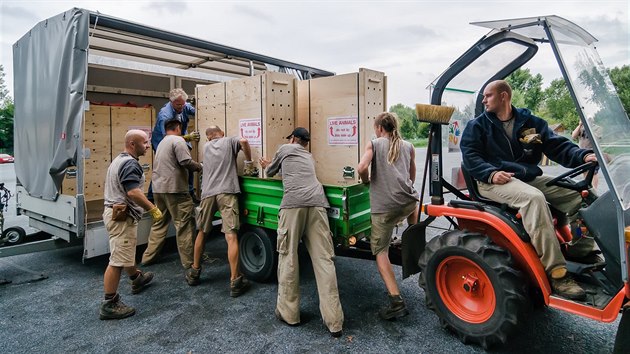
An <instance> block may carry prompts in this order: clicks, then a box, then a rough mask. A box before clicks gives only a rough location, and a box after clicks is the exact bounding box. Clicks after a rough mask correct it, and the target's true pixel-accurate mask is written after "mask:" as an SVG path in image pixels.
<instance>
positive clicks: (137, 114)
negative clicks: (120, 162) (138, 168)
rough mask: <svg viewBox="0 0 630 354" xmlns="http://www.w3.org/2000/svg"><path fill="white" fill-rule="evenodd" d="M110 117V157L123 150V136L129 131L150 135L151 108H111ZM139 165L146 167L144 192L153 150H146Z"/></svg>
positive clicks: (152, 116)
mask: <svg viewBox="0 0 630 354" xmlns="http://www.w3.org/2000/svg"><path fill="white" fill-rule="evenodd" d="M111 117H112V129H111V131H112V157H113V158H115V157H116V156H118V154H119V153H121V152H122V151H124V149H125V134H127V132H128V131H129V130H131V129H140V130H144V131H146V132H147V134H150V133H151V130H152V127H153V120H154V111H153V108H135V107H111ZM139 162H140V165H142V166H143V167H144V166H148V167H149V169H148V171H147V170H145V172H144V174H145V177H146V181H145V183H144V192H145V193H147V191H148V190H149V182H150V180H151V173H152V171H153V150H152V149H150V148H149V149H148V150H147V152H146V155H144V156H141V157H140V159H139Z"/></svg>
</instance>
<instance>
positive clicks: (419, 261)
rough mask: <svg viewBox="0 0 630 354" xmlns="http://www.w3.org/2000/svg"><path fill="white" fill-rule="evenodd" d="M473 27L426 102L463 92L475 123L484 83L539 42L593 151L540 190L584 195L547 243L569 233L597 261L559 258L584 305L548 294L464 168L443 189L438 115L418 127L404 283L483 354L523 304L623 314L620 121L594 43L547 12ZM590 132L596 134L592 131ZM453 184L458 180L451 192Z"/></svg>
mask: <svg viewBox="0 0 630 354" xmlns="http://www.w3.org/2000/svg"><path fill="white" fill-rule="evenodd" d="M473 25H477V26H482V27H486V28H490V29H491V31H490V32H489V33H488V34H487V35H485V36H484V37H482V38H481V39H480V40H479V41H478V42H477V43H475V44H474V45H473V46H472V47H471V48H470V49H468V50H467V51H466V52H465V53H464V54H463V55H461V56H460V57H459V58H458V59H457V60H455V61H454V62H453V63H452V64H451V65H450V66H449V67H448V68H447V69H446V70H445V71H444V72H443V73H442V74H441V75H440V76H439V77H438V78H437V79H436V80H435V81H434V82H433V84H432V85H431V88H432V92H431V102H430V103H431V105H434V106H441V105H445V104H446V105H451V104H452V103H454V102H456V101H457V100H458V99H460V100H461V96H462V95H461V93H462V92H469V93H471V94H470V95H468V96H467V97H468V100H469V101H470V104H468V106H469V108H468V109H469V112H468V113H469V115H470V118H472V117H475V116H477V115H478V114H480V113H481V112H482V111H483V105H482V100H483V96H482V94H481V93H482V92H483V90H484V88H485V86H486V85H487V84H488V83H490V82H492V81H494V80H498V79H504V78H506V77H507V76H508V75H510V74H511V73H513V72H514V71H515V70H517V69H519V68H520V67H521V66H523V65H524V64H525V63H527V62H528V61H529V60H530V59H532V58H533V57H534V56H535V55H536V54H537V53H538V52H539V46H540V47H541V48H542V47H543V46H545V47H546V46H547V45H549V47H550V48H549V47H546V48H545V51H546V52H547V53H549V54H550V55H553V57H554V58H555V61H556V62H557V64H558V66H559V69H560V72H561V73H562V77H563V78H564V80H565V82H566V85H567V88H568V90H569V92H570V94H571V97H572V98H573V101H574V103H575V107H576V108H577V111H578V113H579V116H580V120H581V121H582V123H583V125H584V127H585V129H586V131H587V133H588V134H589V136H591V137H594V138H593V139H592V140H593V150H594V152H595V154H596V156H597V158H598V161H599V163H598V164H595V163H586V164H584V165H581V166H579V167H577V168H574V169H571V170H569V171H567V172H566V173H562V174H560V175H559V176H557V178H555V179H553V180H552V181H550V182H549V183H553V184H555V185H558V186H561V187H564V188H569V189H572V190H575V191H578V192H580V193H581V195H582V197H583V202H582V207H581V208H580V210H579V212H578V219H577V220H578V222H579V230H572V229H571V228H570V227H569V226H568V225H567V224H566V222H567V220H566V215H561V214H556V215H555V216H554V224H555V228H556V235H557V238H558V242H560V243H561V246H566V245H567V244H568V242H570V241H571V240H572V239H573V238H574V237H578V236H576V231H577V234H580V235H581V236H580V237H584V235H585V234H588V235H590V236H591V237H592V238H593V239H594V241H595V242H596V244H597V245H598V246H599V249H600V250H601V252H602V255H603V257H604V259H605V262H603V263H602V262H598V263H594V264H590V263H580V262H576V261H567V269H568V271H569V273H570V274H571V276H573V278H574V279H576V281H577V282H578V283H579V284H580V285H581V286H582V287H583V288H584V289H585V290H586V292H587V298H586V300H585V301H574V300H569V299H566V298H562V297H559V296H557V295H556V294H553V293H552V291H551V287H550V284H549V280H548V279H547V275H546V274H545V271H544V269H543V266H542V264H541V262H540V260H539V257H538V255H537V253H536V251H535V250H534V248H533V246H532V245H531V243H530V239H529V235H528V234H527V233H526V232H525V230H524V228H523V225H522V222H521V220H520V215H519V214H518V210H511V209H510V208H509V207H507V206H506V205H501V204H498V203H495V202H493V201H492V200H488V199H485V198H483V197H482V196H480V195H479V193H478V191H477V189H476V182H475V181H474V179H473V178H472V177H471V176H470V175H469V174H468V173H467V171H465V169H463V168H462V169H460V171H461V173H460V174H453V175H454V176H457V178H451V181H450V183H449V182H448V181H447V180H446V179H445V178H444V176H443V175H444V174H443V170H442V169H443V157H444V155H445V154H444V153H443V151H442V149H443V148H442V145H443V139H442V136H443V134H444V131H445V129H444V128H445V127H444V125H445V124H448V120H449V119H446V120H442V121H435V119H425V120H424V121H428V122H429V123H431V129H430V138H429V139H430V141H429V147H428V148H427V158H426V164H425V174H424V181H423V183H422V192H423V194H424V188H425V184H426V183H428V186H429V196H430V200H428V201H427V202H426V203H421V209H422V213H423V216H422V221H420V222H419V223H418V224H415V225H412V226H410V227H409V228H408V229H407V230H406V231H405V232H404V233H403V241H402V242H403V276H409V275H410V274H413V273H417V272H419V273H420V276H419V285H420V286H421V287H422V288H423V289H424V292H425V295H426V305H427V306H428V307H429V308H430V309H431V310H433V311H434V312H435V313H436V314H437V315H438V317H439V319H440V322H441V324H442V326H443V327H445V328H448V329H450V330H451V331H452V332H454V333H455V334H456V335H457V336H458V337H459V338H460V340H461V341H462V342H464V343H476V344H479V345H481V346H483V347H484V348H488V347H491V346H493V345H500V344H504V343H506V342H507V340H508V338H509V336H510V334H512V333H514V332H515V331H516V330H517V329H518V328H519V326H520V325H521V323H522V321H524V318H525V315H526V313H527V312H528V310H529V308H530V307H531V306H532V305H533V304H544V305H546V306H548V307H552V308H555V309H558V310H561V311H567V312H569V313H572V314H575V315H579V316H583V317H586V318H590V319H594V320H597V321H602V322H612V321H614V320H615V319H616V318H617V315H618V314H619V313H620V312H622V313H625V312H624V306H625V305H626V304H627V303H628V299H629V298H630V283H629V282H628V246H629V245H630V227H629V226H628V225H630V210H629V208H630V179H628V176H629V175H630V120H629V119H628V116H627V114H626V113H625V111H624V109H623V106H622V104H621V101H620V100H619V97H618V96H617V93H616V91H615V89H614V87H613V85H612V82H611V80H610V78H609V76H608V73H607V71H606V69H605V67H604V65H603V64H602V62H601V59H600V57H599V55H598V53H597V50H596V48H595V42H596V41H597V40H596V39H595V38H594V37H593V36H592V35H591V34H589V33H588V32H587V31H585V30H584V29H582V28H581V27H579V26H577V25H576V24H574V23H572V22H570V21H568V20H566V19H564V18H561V17H558V16H542V17H531V18H519V19H509V20H497V21H488V22H477V23H473ZM545 51H543V50H541V51H540V52H541V53H543V52H545ZM549 62H552V60H550V61H549ZM464 101H465V100H464ZM473 109H474V112H473V111H472V110H473ZM419 114H420V112H419ZM473 114H474V115H473ZM449 118H450V117H449ZM418 119H419V120H423V117H420V116H419V117H418ZM596 129H597V130H598V134H591V133H593V132H594V131H595V130H596ZM597 165H598V166H597ZM597 167H599V169H600V172H599V173H600V176H602V177H603V178H602V177H600V188H599V189H598V191H601V193H599V192H598V191H595V190H593V188H591V181H592V177H593V174H594V172H595V169H596V168H597ZM582 174H585V175H586V177H585V178H582V177H581V176H582ZM602 179H603V180H604V181H605V185H604V186H601V184H602V183H601V181H602ZM456 180H457V181H460V182H461V181H463V182H464V183H461V184H462V186H461V187H460V186H458V185H457V183H456V182H457V181H456ZM464 185H465V187H464ZM464 190H467V191H468V192H467V193H464V192H463V191H464ZM445 196H448V197H449V198H446V199H445ZM447 199H448V200H447ZM436 220H445V221H444V222H445V223H447V224H448V225H449V227H448V228H447V230H446V231H444V232H443V233H442V234H440V235H438V236H436V237H434V238H432V239H431V240H429V241H426V240H425V237H426V228H427V227H428V226H430V225H431V224H432V223H434V222H436ZM623 316H624V315H622V319H621V322H620V326H619V331H618V334H617V338H616V343H615V351H618V350H620V351H625V352H628V350H630V349H629V348H628V341H630V333H628V332H629V331H630V323H628V322H626V321H629V322H630V319H628V320H625V318H624V317H623ZM626 317H629V318H630V315H627V316H626Z"/></svg>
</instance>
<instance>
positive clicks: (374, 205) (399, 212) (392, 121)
mask: <svg viewBox="0 0 630 354" xmlns="http://www.w3.org/2000/svg"><path fill="white" fill-rule="evenodd" d="M374 132H375V134H376V139H374V140H372V141H370V142H368V143H367V145H366V146H365V152H364V154H363V157H362V158H361V162H359V166H358V168H357V170H358V172H359V176H360V177H361V181H363V183H365V184H369V186H370V208H371V213H372V234H371V236H370V248H371V249H372V254H373V255H375V256H376V265H377V267H378V272H379V273H380V275H381V278H382V279H383V282H384V283H385V287H386V288H387V292H388V294H389V301H390V303H389V306H387V307H385V308H383V309H382V310H381V311H380V312H379V315H380V316H381V317H382V318H383V319H386V320H392V319H395V318H398V317H402V316H405V315H407V314H409V311H407V307H406V306H405V302H404V301H403V299H402V296H401V295H400V290H399V288H398V284H397V283H396V277H395V276H394V270H393V269H392V264H391V263H390V261H389V245H390V243H391V237H392V233H393V231H394V227H395V226H396V224H398V223H399V222H400V221H402V220H403V219H404V218H408V219H407V221H408V222H409V224H415V223H416V221H417V218H418V207H417V203H418V192H416V190H415V189H414V187H413V182H414V180H415V179H416V163H415V155H416V154H415V148H414V147H413V145H412V144H411V143H409V142H407V141H404V140H403V139H402V138H401V137H400V132H399V131H398V117H396V115H395V114H393V113H389V112H383V113H381V114H379V115H378V116H377V117H376V120H375V121H374ZM368 168H369V172H368Z"/></svg>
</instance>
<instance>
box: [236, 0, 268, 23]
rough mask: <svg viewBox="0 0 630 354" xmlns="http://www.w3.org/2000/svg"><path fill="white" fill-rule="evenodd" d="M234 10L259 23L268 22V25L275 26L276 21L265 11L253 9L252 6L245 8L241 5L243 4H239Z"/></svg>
mask: <svg viewBox="0 0 630 354" xmlns="http://www.w3.org/2000/svg"><path fill="white" fill-rule="evenodd" d="M234 10H235V11H236V12H238V13H239V14H241V15H245V16H248V17H251V18H253V19H255V20H257V21H262V22H266V23H268V24H274V23H275V20H274V18H273V16H269V15H267V14H266V13H264V12H263V11H260V10H258V9H255V8H253V7H250V6H245V5H241V4H237V5H235V6H234Z"/></svg>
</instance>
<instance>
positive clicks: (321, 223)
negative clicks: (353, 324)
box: [276, 207, 343, 332]
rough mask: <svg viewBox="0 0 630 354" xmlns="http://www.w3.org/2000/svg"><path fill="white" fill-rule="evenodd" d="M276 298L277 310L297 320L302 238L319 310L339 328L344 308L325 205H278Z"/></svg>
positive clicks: (329, 324) (330, 327)
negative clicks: (308, 256)
mask: <svg viewBox="0 0 630 354" xmlns="http://www.w3.org/2000/svg"><path fill="white" fill-rule="evenodd" d="M278 217H279V221H278V244H277V249H278V253H279V259H278V302H277V305H276V308H277V310H278V311H279V312H280V315H281V316H282V318H283V319H284V320H285V321H287V323H290V324H296V323H299V322H300V268H299V261H298V244H299V243H300V239H302V241H303V242H304V245H305V246H306V249H308V254H309V255H310V256H311V261H312V263H313V270H314V272H315V281H316V282H317V292H318V294H319V311H320V312H321V314H322V318H323V320H324V324H325V325H326V327H328V330H329V331H331V332H337V331H341V330H342V327H343V310H342V309H341V302H340V301H339V290H338V288H337V273H336V270H335V263H334V261H333V260H334V249H333V243H332V238H331V234H330V227H329V225H328V215H327V214H326V209H325V208H322V207H306V208H291V209H281V210H280V213H279V214H278Z"/></svg>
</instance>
